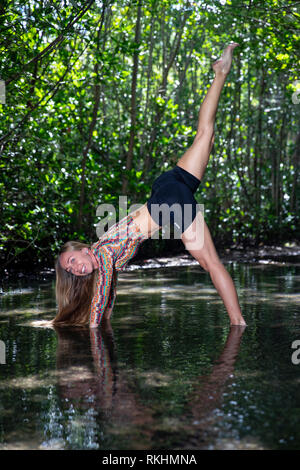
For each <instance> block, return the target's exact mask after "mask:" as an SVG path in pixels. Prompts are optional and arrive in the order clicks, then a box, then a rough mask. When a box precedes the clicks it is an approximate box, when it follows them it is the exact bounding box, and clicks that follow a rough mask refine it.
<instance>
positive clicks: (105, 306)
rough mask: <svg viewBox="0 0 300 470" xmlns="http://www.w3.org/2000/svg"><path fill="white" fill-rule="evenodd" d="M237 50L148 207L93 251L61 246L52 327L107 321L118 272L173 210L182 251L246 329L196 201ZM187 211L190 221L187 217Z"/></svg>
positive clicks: (217, 68) (217, 67) (222, 66)
mask: <svg viewBox="0 0 300 470" xmlns="http://www.w3.org/2000/svg"><path fill="white" fill-rule="evenodd" d="M236 46H237V44H235V43H234V44H231V45H229V46H228V47H227V48H226V49H225V51H224V53H223V55H222V57H221V59H219V60H218V61H217V62H215V63H214V64H213V70H214V72H215V78H214V80H213V82H212V84H211V87H210V88H209V90H208V92H207V95H206V97H205V99H204V101H203V103H202V105H201V108H200V112H199V122H198V128H197V133H196V137H195V139H194V142H193V144H192V146H191V147H190V148H189V149H188V150H187V151H186V152H185V154H184V155H183V156H182V157H181V158H180V159H179V161H178V163H177V165H176V166H175V167H174V168H173V169H172V170H170V171H166V172H164V173H163V174H161V175H160V176H159V177H158V178H157V179H156V180H155V181H154V184H153V186H152V194H151V197H150V199H149V200H148V201H147V203H146V204H144V206H142V208H141V209H139V210H138V211H135V212H134V213H132V214H130V215H128V216H126V217H124V218H123V219H122V220H121V221H120V222H118V223H117V224H115V225H114V226H113V227H111V228H110V229H109V230H108V231H107V232H106V233H105V234H104V235H103V236H102V237H101V238H100V240H99V241H98V242H97V243H95V244H94V245H92V246H90V245H85V244H82V243H78V242H68V243H66V244H65V245H64V246H63V248H62V250H61V253H60V255H59V258H58V260H57V262H56V275H57V284H56V294H57V301H58V313H57V315H56V317H55V319H54V323H55V324H57V325H59V324H67V325H68V324H87V323H89V325H90V327H96V326H98V325H99V323H100V322H101V319H102V317H104V318H109V317H110V315H111V312H112V308H113V304H114V300H115V296H116V284H117V272H118V271H121V270H122V269H124V267H125V266H126V264H127V262H128V261H129V259H131V258H132V257H133V256H134V255H135V253H136V251H137V249H138V247H139V245H140V244H141V243H142V242H143V241H144V240H146V239H147V238H149V237H151V236H152V235H153V234H154V233H155V232H156V231H157V230H158V229H159V228H160V227H161V226H162V225H164V223H163V218H162V213H158V212H156V211H155V210H153V209H157V205H159V206H161V205H162V204H166V205H167V206H168V207H169V208H171V207H172V206H173V205H174V204H177V205H178V206H179V207H180V209H181V210H180V211H179V212H177V215H176V216H175V213H173V212H172V213H171V214H169V215H171V218H170V220H171V222H172V224H173V225H174V226H175V227H176V228H177V230H179V233H180V234H181V240H182V241H183V243H184V245H185V248H186V249H187V250H188V251H189V252H190V253H191V255H192V256H193V257H194V258H195V259H196V260H197V261H198V262H199V264H200V265H201V266H202V267H203V268H204V269H205V270H206V271H208V272H209V274H210V276H211V279H212V282H213V284H214V285H215V287H216V289H217V291H218V292H219V294H220V296H221V298H222V300H223V302H224V305H225V307H226V309H227V312H228V315H229V317H230V323H231V324H237V325H243V324H245V321H244V319H243V317H242V314H241V310H240V306H239V302H238V297H237V293H236V289H235V287H234V284H233V281H232V279H231V277H230V275H229V273H228V272H227V271H226V269H225V268H224V266H223V265H222V263H221V262H220V259H219V257H218V255H217V253H216V250H215V247H214V244H213V241H212V239H211V236H210V233H209V230H208V227H207V225H206V224H205V222H204V220H203V216H202V214H201V212H198V211H197V202H196V200H195V198H194V193H195V191H196V190H197V188H198V186H199V184H200V181H201V179H202V177H203V175H204V172H205V169H206V166H207V163H208V159H209V155H210V152H211V149H212V146H213V141H214V123H215V116H216V112H217V107H218V102H219V98H220V94H221V91H222V89H223V86H224V83H225V81H226V77H227V75H228V73H229V71H230V68H231V62H232V53H233V49H234V48H235V47H236ZM186 207H188V211H189V217H186V215H187V209H185V208H186ZM185 211H186V212H185ZM178 214H179V215H180V216H179V217H178Z"/></svg>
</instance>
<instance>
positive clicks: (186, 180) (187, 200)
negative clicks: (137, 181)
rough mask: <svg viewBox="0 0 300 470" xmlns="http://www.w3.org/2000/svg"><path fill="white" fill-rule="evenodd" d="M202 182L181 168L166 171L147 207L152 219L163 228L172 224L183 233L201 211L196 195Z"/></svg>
mask: <svg viewBox="0 0 300 470" xmlns="http://www.w3.org/2000/svg"><path fill="white" fill-rule="evenodd" d="M199 184H200V180H199V179H198V178H196V176H194V175H192V174H191V173H189V172H188V171H186V170H184V169H183V168H181V167H180V166H178V165H176V166H175V167H174V168H173V169H172V170H169V171H165V172H164V173H162V174H161V175H160V176H158V177H157V178H156V179H155V181H154V183H153V185H152V193H151V196H150V198H149V199H148V201H147V207H148V210H149V212H150V214H151V217H152V219H153V220H154V221H155V222H156V223H157V224H158V225H159V226H161V227H163V226H164V225H166V224H169V223H170V224H172V225H173V226H174V228H175V229H176V230H177V231H179V232H180V233H183V232H184V231H185V230H186V229H187V228H188V227H189V225H190V224H191V223H192V222H193V220H194V218H195V217H196V214H197V212H198V210H199V206H198V207H197V201H196V199H195V198H194V193H195V192H196V190H197V189H198V186H199Z"/></svg>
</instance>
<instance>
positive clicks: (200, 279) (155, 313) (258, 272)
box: [0, 263, 300, 450]
mask: <svg viewBox="0 0 300 470" xmlns="http://www.w3.org/2000/svg"><path fill="white" fill-rule="evenodd" d="M229 269H230V271H231V274H232V276H233V278H234V279H235V282H236V284H237V287H238V290H239V294H240V298H241V304H242V309H243V312H244V314H245V318H246V319H247V323H248V327H247V328H246V329H245V330H244V329H243V330H241V329H239V330H234V329H232V328H231V329H230V328H229V324H228V318H227V317H226V313H225V312H224V309H223V306H222V302H221V301H220V300H219V299H218V296H217V295H216V293H214V292H213V291H212V287H211V283H210V280H209V278H208V276H206V274H205V273H204V272H203V271H200V270H199V268H198V267H197V266H191V267H181V268H179V267H178V268H176V267H174V268H173V267H172V268H171V269H170V268H168V269H165V268H160V269H159V270H151V269H147V270H140V271H130V272H126V273H124V275H123V277H122V279H121V280H120V288H119V292H118V298H117V302H116V305H115V309H114V313H113V318H112V326H113V330H112V329H111V325H109V324H106V325H103V326H105V328H102V329H101V330H95V331H90V330H89V329H79V328H73V329H56V330H54V329H53V328H52V329H51V328H49V324H48V323H47V321H46V320H50V319H52V318H53V317H54V314H55V296H54V287H53V285H52V284H50V283H49V282H48V284H40V283H37V284H35V285H34V284H32V282H31V281H30V282H29V281H28V282H27V284H26V283H24V282H23V281H22V282H23V284H22V285H21V284H20V285H19V284H16V285H14V286H10V289H12V290H9V289H6V291H5V292H6V293H5V295H2V296H1V297H0V309H1V313H0V339H1V340H2V341H3V342H4V343H5V346H6V364H5V365H2V364H1V365H0V397H1V399H0V448H1V449H39V448H40V449H100V450H101V449H111V450H113V449H198V448H199V449H214V448H216V449H225V448H226V449H230V448H234V449H240V448H243V449H248V448H250V449H253V448H254V449H257V448H259V449H261V448H267V449H298V448H299V443H300V427H299V420H300V412H299V410H300V404H299V396H300V381H299V370H300V365H298V366H295V365H294V364H293V363H292V361H291V355H292V353H293V350H292V349H291V345H292V343H293V341H295V340H299V338H300V317H299V294H298V292H299V279H300V276H299V268H298V267H297V266H287V267H282V266H280V267H279V266H277V267H274V266H258V265H254V266H245V265H243V266H242V265H238V264H236V263H235V264H232V265H231V266H230V267H229ZM23 288H26V289H27V290H26V292H25V293H23V291H22V289H23ZM29 288H30V289H31V291H30V292H29V290H28V289H29ZM32 290H33V291H32ZM17 291H20V295H18V294H17ZM233 328H234V327H233Z"/></svg>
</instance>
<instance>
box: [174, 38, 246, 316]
mask: <svg viewBox="0 0 300 470" xmlns="http://www.w3.org/2000/svg"><path fill="white" fill-rule="evenodd" d="M236 46H237V44H236V43H234V44H231V45H229V46H228V47H227V48H226V49H225V51H224V53H223V55H222V57H221V58H220V59H219V60H218V61H217V62H215V63H214V64H213V69H214V72H215V78H214V80H213V83H212V85H211V87H210V88H209V90H208V92H207V95H206V97H205V99H204V101H203V103H202V105H201V108H200V112H199V122H198V128H197V134H196V137H195V140H194V142H193V144H192V146H191V147H190V148H189V149H188V150H187V151H186V152H185V154H184V155H183V156H182V157H181V158H180V160H179V161H178V166H180V167H182V168H183V169H184V170H186V171H189V172H190V173H192V174H193V175H194V176H196V177H197V178H198V179H200V180H201V179H202V177H203V174H204V172H205V169H206V166H207V163H208V159H209V155H210V152H211V149H212V145H213V140H214V124H215V117H216V112H217V108H218V103H219V98H220V95H221V91H222V89H223V86H224V83H225V80H226V77H227V75H228V73H229V71H230V67H231V61H232V53H233V49H234V48H235V47H236ZM181 239H182V241H183V243H184V245H185V248H186V249H187V250H188V251H189V252H190V253H191V255H192V256H193V257H194V258H195V259H196V260H197V261H198V262H199V264H200V265H201V266H202V267H203V269H205V271H207V272H209V274H210V277H211V280H212V282H213V284H214V286H215V288H216V290H217V292H218V293H219V295H220V297H221V298H222V300H223V303H224V306H225V308H226V310H227V313H228V315H229V318H230V324H231V325H246V322H245V320H244V318H243V316H242V313H241V309H240V305H239V301H238V296H237V292H236V288H235V286H234V283H233V280H232V278H231V276H230V274H229V273H228V272H227V270H226V269H225V267H224V266H223V264H222V263H221V261H220V259H219V256H218V254H217V251H216V249H215V246H214V243H213V241H212V238H211V235H210V232H209V229H208V227H207V225H206V223H205V221H204V217H203V214H202V213H201V212H198V214H197V216H196V217H195V219H194V221H193V223H192V224H191V225H190V226H189V227H188V228H187V229H186V230H185V232H184V233H183V234H182V236H181Z"/></svg>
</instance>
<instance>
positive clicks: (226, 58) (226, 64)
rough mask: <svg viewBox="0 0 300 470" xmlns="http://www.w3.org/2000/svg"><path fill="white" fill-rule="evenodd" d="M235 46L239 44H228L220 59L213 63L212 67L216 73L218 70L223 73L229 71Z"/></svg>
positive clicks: (225, 73)
mask: <svg viewBox="0 0 300 470" xmlns="http://www.w3.org/2000/svg"><path fill="white" fill-rule="evenodd" d="M237 46H239V44H238V43H237V42H233V43H231V44H229V45H228V46H227V47H226V49H225V50H224V52H223V54H222V55H221V57H220V59H218V60H217V61H216V62H214V63H213V65H212V68H213V70H214V72H215V73H216V74H217V73H219V72H220V73H222V74H224V75H227V74H228V73H229V71H230V68H231V62H232V54H233V50H234V49H235V48H236V47H237Z"/></svg>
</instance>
